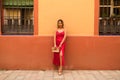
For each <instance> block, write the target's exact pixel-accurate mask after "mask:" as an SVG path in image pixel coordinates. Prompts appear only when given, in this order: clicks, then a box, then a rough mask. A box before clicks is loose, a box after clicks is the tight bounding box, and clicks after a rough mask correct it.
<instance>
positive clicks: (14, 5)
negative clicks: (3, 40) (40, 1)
mask: <svg viewBox="0 0 120 80" xmlns="http://www.w3.org/2000/svg"><path fill="white" fill-rule="evenodd" d="M33 7H34V6H33V0H2V10H3V11H2V13H1V14H3V15H2V19H1V20H2V26H1V28H2V34H3V35H32V34H33V31H34V30H33V29H34V28H33V26H34V24H33V22H34V21H33V20H34V19H33V17H34V16H33V13H34V12H33Z"/></svg>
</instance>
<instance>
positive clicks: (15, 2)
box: [3, 0, 34, 7]
mask: <svg viewBox="0 0 120 80" xmlns="http://www.w3.org/2000/svg"><path fill="white" fill-rule="evenodd" d="M3 1H4V4H3V5H4V6H5V7H33V4H34V3H33V0H3Z"/></svg>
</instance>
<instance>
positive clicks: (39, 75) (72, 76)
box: [0, 70, 120, 80]
mask: <svg viewBox="0 0 120 80" xmlns="http://www.w3.org/2000/svg"><path fill="white" fill-rule="evenodd" d="M0 80H120V70H64V71H63V75H61V76H59V75H58V73H57V70H46V71H42V70H0Z"/></svg>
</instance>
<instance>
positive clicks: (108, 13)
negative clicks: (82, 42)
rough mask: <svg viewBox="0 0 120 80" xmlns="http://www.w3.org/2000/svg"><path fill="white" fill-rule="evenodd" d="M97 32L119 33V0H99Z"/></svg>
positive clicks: (104, 33) (101, 33) (103, 33)
mask: <svg viewBox="0 0 120 80" xmlns="http://www.w3.org/2000/svg"><path fill="white" fill-rule="evenodd" d="M99 14H100V15H99V34H100V35H120V0H100V13H99Z"/></svg>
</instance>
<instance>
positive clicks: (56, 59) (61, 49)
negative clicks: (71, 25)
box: [53, 31, 65, 66]
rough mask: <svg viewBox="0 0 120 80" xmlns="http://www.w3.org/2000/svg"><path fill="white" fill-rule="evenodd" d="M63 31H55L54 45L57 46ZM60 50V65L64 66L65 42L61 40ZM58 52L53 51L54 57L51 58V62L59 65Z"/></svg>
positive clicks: (62, 36) (61, 38)
mask: <svg viewBox="0 0 120 80" xmlns="http://www.w3.org/2000/svg"><path fill="white" fill-rule="evenodd" d="M64 34H65V33H64V31H63V32H58V31H56V46H57V47H58V46H59V44H60V43H61V41H62V40H63V38H64ZM61 51H62V66H64V51H65V42H63V44H62V46H61V48H60V52H61ZM60 52H59V53H56V52H55V53H54V58H53V64H54V65H56V66H60Z"/></svg>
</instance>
